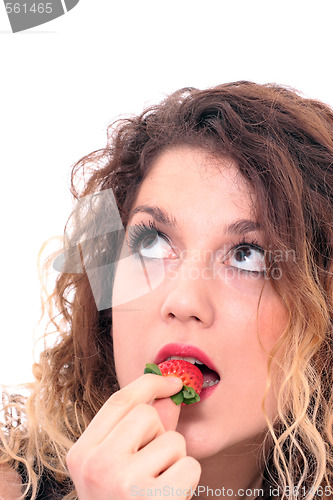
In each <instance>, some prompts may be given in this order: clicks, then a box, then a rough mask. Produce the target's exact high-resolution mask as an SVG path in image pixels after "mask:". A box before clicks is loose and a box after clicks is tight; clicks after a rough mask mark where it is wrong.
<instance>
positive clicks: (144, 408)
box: [132, 403, 158, 420]
mask: <svg viewBox="0 0 333 500" xmlns="http://www.w3.org/2000/svg"><path fill="white" fill-rule="evenodd" d="M132 411H133V413H134V414H135V416H136V417H138V418H144V419H147V420H154V419H156V418H157V417H158V412H157V410H156V409H155V408H154V407H153V406H151V405H148V404H145V403H139V404H138V405H137V406H136V407H135V408H134V409H133V410H132Z"/></svg>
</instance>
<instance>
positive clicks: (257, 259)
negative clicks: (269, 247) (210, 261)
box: [224, 243, 266, 274]
mask: <svg viewBox="0 0 333 500" xmlns="http://www.w3.org/2000/svg"><path fill="white" fill-rule="evenodd" d="M224 264H226V265H228V266H231V267H235V268H237V269H240V270H241V271H245V272H249V273H260V274H264V273H265V271H266V266H265V252H264V250H263V249H262V248H260V247H258V246H257V245H254V244H253V243H251V244H250V243H246V244H241V245H237V246H236V247H234V248H233V249H232V250H231V251H230V252H229V254H228V256H227V259H226V260H225V261H224Z"/></svg>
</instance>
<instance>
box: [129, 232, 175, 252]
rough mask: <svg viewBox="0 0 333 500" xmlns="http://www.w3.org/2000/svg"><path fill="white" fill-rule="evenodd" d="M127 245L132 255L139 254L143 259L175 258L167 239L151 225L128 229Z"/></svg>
mask: <svg viewBox="0 0 333 500" xmlns="http://www.w3.org/2000/svg"><path fill="white" fill-rule="evenodd" d="M127 243H128V246H129V248H130V250H131V253H132V254H139V255H140V256H141V257H144V258H145V259H174V258H176V255H175V252H174V251H173V249H172V247H171V245H170V243H169V241H168V239H167V237H166V236H165V235H163V234H162V233H160V232H159V231H158V230H157V229H156V228H155V227H154V225H153V223H150V224H149V226H146V225H145V224H140V225H137V226H132V227H130V228H129V229H128V242H127Z"/></svg>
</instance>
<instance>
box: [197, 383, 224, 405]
mask: <svg viewBox="0 0 333 500" xmlns="http://www.w3.org/2000/svg"><path fill="white" fill-rule="evenodd" d="M219 383H220V382H218V383H217V384H215V385H211V386H208V387H205V388H204V389H202V390H201V392H200V401H199V402H198V403H194V404H200V403H202V401H204V400H205V399H207V398H208V397H209V396H210V395H211V394H212V393H213V391H215V389H216V388H217V386H218V385H219Z"/></svg>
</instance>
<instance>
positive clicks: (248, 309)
mask: <svg viewBox="0 0 333 500" xmlns="http://www.w3.org/2000/svg"><path fill="white" fill-rule="evenodd" d="M143 205H144V206H149V207H152V206H154V207H156V206H157V207H159V208H160V209H161V210H163V211H164V212H165V213H166V214H167V215H168V217H169V218H170V220H173V222H175V219H176V221H177V224H175V223H174V224H173V225H172V226H169V225H166V224H162V223H161V222H159V223H156V226H157V229H158V231H160V232H161V233H163V235H164V236H163V238H159V240H158V245H157V247H156V246H154V245H155V244H154V243H152V244H151V245H149V246H148V248H144V249H143V250H142V251H143V253H144V254H145V256H147V255H148V256H150V257H151V256H152V255H153V256H155V258H154V259H145V260H144V262H145V266H146V274H145V273H143V270H142V259H140V258H138V256H137V255H133V256H130V257H129V258H127V259H126V258H125V257H126V256H127V257H128V253H129V252H128V249H127V245H126V244H125V245H124V248H123V254H122V257H123V259H121V260H120V261H119V264H118V268H117V272H116V278H115V284H114V293H113V331H112V335H113V340H114V355H115V362H116V371H117V376H118V380H119V384H120V387H121V390H120V391H118V392H117V393H116V394H114V395H113V396H112V397H111V398H110V400H109V401H108V402H107V403H106V404H105V405H104V407H103V408H102V409H101V410H100V412H99V413H98V414H97V415H96V417H95V418H94V419H93V421H92V422H91V424H90V425H89V426H88V428H87V430H86V431H85V432H84V433H83V435H82V436H81V438H80V439H79V440H78V441H77V443H76V444H75V445H74V446H73V447H72V449H71V450H70V452H69V454H68V456H67V464H68V468H69V470H70V473H71V475H72V477H73V480H74V482H75V485H76V488H77V491H78V493H79V498H80V499H84V500H85V499H92V498H94V500H95V499H103V498H110V497H111V498H113V497H114V498H119V499H129V498H132V497H133V495H131V486H133V485H137V486H138V487H140V488H143V489H144V490H145V491H146V494H147V489H149V488H156V487H161V485H167V486H169V487H171V486H172V487H174V488H177V487H179V488H181V489H182V491H185V490H186V488H187V489H190V488H194V487H195V486H196V485H197V484H198V483H199V481H200V485H208V486H209V487H211V488H222V487H224V488H225V489H227V488H232V489H233V491H234V492H237V490H238V489H239V488H244V489H246V488H257V487H260V486H261V483H262V478H261V471H262V462H260V444H261V443H262V440H263V435H264V432H265V430H266V421H265V418H264V416H263V413H262V410H261V404H262V399H263V396H264V392H265V388H266V378H267V361H268V352H269V351H270V349H271V348H272V347H273V345H274V343H275V342H276V340H277V339H278V338H279V336H280V335H281V333H282V331H283V329H284V327H285V326H286V321H287V313H286V310H285V308H284V306H283V304H282V302H281V300H280V299H279V297H278V296H277V294H276V292H275V291H274V289H273V287H272V285H271V283H270V282H269V281H267V280H265V278H264V277H263V276H261V275H259V276H258V275H254V274H252V273H249V272H247V273H239V272H237V269H236V270H235V268H234V267H235V264H236V265H238V263H236V262H235V258H234V257H232V255H231V254H232V252H231V249H232V247H234V246H235V245H238V244H240V243H241V242H243V241H244V240H246V241H248V242H249V243H251V242H252V241H253V240H256V242H257V244H258V245H261V246H263V245H264V240H265V235H264V234H261V232H260V231H259V230H258V229H256V230H255V232H253V231H252V232H251V233H249V234H245V235H244V234H243V235H238V234H235V233H234V232H228V233H226V232H225V231H226V228H227V226H228V225H230V224H231V223H233V222H235V221H237V220H239V219H249V220H252V221H255V216H254V213H255V197H254V194H253V193H252V192H251V190H250V188H249V186H248V185H247V183H246V182H245V181H244V180H243V178H242V177H241V176H240V174H239V172H238V170H237V167H236V166H235V165H234V164H233V163H232V162H231V161H230V160H221V159H216V158H212V157H211V156H209V155H207V153H205V152H204V151H202V150H200V149H189V148H176V149H172V150H169V151H165V152H163V153H162V154H161V155H160V156H159V157H158V158H157V159H156V160H155V163H154V164H153V165H152V167H151V169H150V171H149V173H148V175H147V176H146V178H145V180H144V181H143V183H142V185H141V187H140V189H139V191H138V194H137V197H136V200H135V202H134V204H133V207H132V209H133V210H135V209H138V207H140V206H141V207H142V206H143ZM150 222H152V216H151V214H149V213H147V212H142V211H137V213H135V214H134V215H133V217H132V218H131V219H130V221H129V225H128V228H129V227H133V226H135V225H140V224H142V223H144V224H146V225H148V226H149V223H150ZM128 231H131V229H128ZM147 252H148V253H147ZM156 252H157V253H156ZM256 255H258V254H256ZM156 256H157V257H158V258H156ZM162 271H163V272H162ZM235 271H236V272H235ZM147 276H148V277H149V281H150V284H151V285H152V286H151V288H152V289H151V290H150V291H147V289H146V288H147V287H146V288H145V287H144V283H145V282H146V278H147ZM161 276H162V279H161ZM264 284H265V286H264V290H263V293H262V296H261V305H260V308H259V312H258V311H257V306H258V300H259V297H260V294H261V291H262V287H263V285H264ZM259 336H260V340H259ZM174 342H176V343H181V344H189V345H193V346H196V347H198V348H200V349H201V350H203V351H204V352H205V353H206V354H207V355H208V356H209V357H210V359H211V360H212V361H213V363H214V365H215V366H216V367H217V370H218V372H219V374H220V377H221V381H220V382H219V384H218V385H217V386H216V388H215V390H214V391H213V392H212V393H211V394H210V395H209V397H207V398H206V399H205V400H204V401H202V402H200V403H199V404H198V405H193V406H189V407H181V408H180V407H177V406H176V405H174V403H173V402H172V401H171V400H170V398H169V396H170V395H172V394H175V393H176V392H178V390H179V389H180V387H181V382H180V380H179V379H178V378H176V377H168V378H164V377H158V376H156V375H142V373H143V369H144V366H145V364H146V363H147V362H153V361H154V359H155V357H156V355H157V353H158V351H159V350H160V349H161V348H162V347H163V346H165V345H166V344H169V343H174ZM266 411H267V413H268V415H270V416H271V417H273V416H275V415H276V413H277V409H276V401H275V397H274V392H273V388H271V389H270V391H269V393H268V396H267V399H266ZM235 495H236V493H235ZM186 497H187V495H186V493H184V495H183V496H177V498H186ZM201 497H202V498H205V496H204V494H202V495H201ZM236 497H237V495H236ZM234 498H235V497H234Z"/></svg>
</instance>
